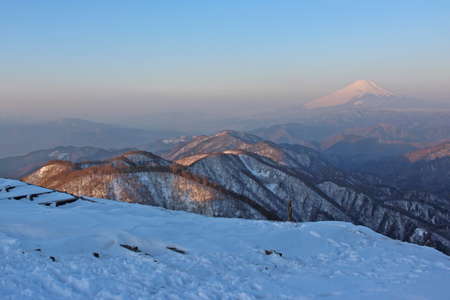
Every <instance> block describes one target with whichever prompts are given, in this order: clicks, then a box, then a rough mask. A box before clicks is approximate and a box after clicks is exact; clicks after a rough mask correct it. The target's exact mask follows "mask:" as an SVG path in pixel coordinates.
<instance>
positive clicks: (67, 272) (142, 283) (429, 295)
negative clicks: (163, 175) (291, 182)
mask: <svg viewBox="0 0 450 300" xmlns="http://www.w3.org/2000/svg"><path fill="white" fill-rule="evenodd" d="M96 201H97V202H95V203H93V202H88V201H77V202H75V203H72V204H67V205H64V206H61V207H56V208H55V207H46V206H41V205H37V204H35V203H33V202H30V201H28V200H21V201H14V200H1V201H0V298H1V299H33V300H37V299H117V300H118V299H322V298H325V299H365V300H369V299H377V300H378V299H445V298H446V297H448V295H450V284H449V283H450V281H449V278H450V259H449V257H447V256H445V255H444V254H442V253H440V252H438V251H436V250H434V249H432V248H428V247H421V246H417V245H413V244H408V243H403V242H399V241H395V240H392V239H389V238H386V237H384V236H382V235H380V234H377V233H375V232H373V231H371V230H369V229H367V228H365V227H362V226H354V225H352V224H348V223H343V222H317V223H298V224H294V223H276V222H267V221H249V220H242V219H221V218H209V217H204V216H200V215H194V214H189V213H185V212H175V211H168V210H164V209H160V208H155V207H149V206H142V205H138V204H127V203H119V202H115V201H109V200H96ZM121 245H123V246H121ZM133 247H137V248H133ZM168 247H169V248H170V249H169V248H168ZM127 248H128V249H127ZM133 250H134V251H133ZM266 250H268V251H266ZM94 253H96V255H97V254H98V255H97V256H98V257H95V256H94ZM447 299H448V298H447Z"/></svg>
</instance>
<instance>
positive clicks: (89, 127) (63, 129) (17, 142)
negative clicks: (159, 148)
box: [0, 119, 180, 158]
mask: <svg viewBox="0 0 450 300" xmlns="http://www.w3.org/2000/svg"><path fill="white" fill-rule="evenodd" d="M178 135H180V133H178V132H170V131H150V130H142V129H133V128H124V127H120V126H115V125H108V124H102V123H96V122H90V121H85V120H78V119H63V120H59V121H52V122H40V123H32V124H17V123H16V124H8V123H0V137H1V139H0V158H2V157H7V156H18V155H24V154H26V153H29V152H32V151H37V150H41V149H50V148H54V147H59V146H77V147H83V146H90V147H99V148H106V149H110V148H115V149H118V148H130V147H136V146H139V145H143V144H146V143H149V142H151V141H155V140H157V139H161V138H167V137H172V136H178Z"/></svg>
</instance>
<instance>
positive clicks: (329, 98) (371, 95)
mask: <svg viewBox="0 0 450 300" xmlns="http://www.w3.org/2000/svg"><path fill="white" fill-rule="evenodd" d="M396 97H397V96H395V94H394V93H392V92H390V91H388V90H386V89H384V88H382V87H380V86H379V85H377V84H376V83H375V82H374V81H372V80H357V81H355V82H353V83H351V84H349V85H347V86H346V87H344V88H342V89H340V90H337V91H335V92H333V93H331V94H329V95H326V96H323V97H320V98H317V99H315V100H312V101H310V102H307V103H306V104H305V107H306V108H308V109H313V108H323V107H333V106H338V105H344V104H352V105H362V104H366V103H369V101H373V99H377V100H381V99H383V100H386V99H389V98H396ZM377 102H378V101H377Z"/></svg>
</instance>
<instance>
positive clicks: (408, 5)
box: [0, 0, 450, 119]
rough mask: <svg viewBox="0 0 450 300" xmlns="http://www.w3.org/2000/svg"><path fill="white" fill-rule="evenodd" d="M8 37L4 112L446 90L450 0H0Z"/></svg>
mask: <svg viewBox="0 0 450 300" xmlns="http://www.w3.org/2000/svg"><path fill="white" fill-rule="evenodd" d="M0 36H1V41H0V66H1V68H0V97H1V103H0V107H1V114H3V115H14V114H17V113H18V112H21V113H22V114H24V115H27V114H29V113H30V114H31V113H39V114H42V115H50V116H56V117H61V116H67V117H88V118H95V117H98V118H100V119H107V118H108V117H113V116H114V115H117V114H124V113H127V114H129V115H130V116H131V115H138V114H139V115H142V114H145V113H147V112H149V113H150V112H158V111H171V110H181V109H187V108H190V109H198V108H205V109H207V110H208V109H211V110H214V109H219V110H220V109H224V110H226V109H228V110H233V109H234V110H235V108H234V107H235V106H236V104H237V103H239V102H241V103H245V104H246V106H245V107H247V108H250V107H251V106H252V105H255V106H258V107H260V106H266V107H275V106H276V105H280V104H292V103H296V102H297V103H298V102H302V101H305V100H309V99H311V98H315V97H318V96H321V95H323V94H326V93H328V92H331V91H333V90H335V89H337V88H340V87H342V86H343V85H345V84H348V83H350V82H352V81H354V80H356V79H372V80H375V81H376V82H377V83H379V85H381V86H383V87H385V88H387V89H389V90H392V91H394V92H397V93H400V94H407V95H411V96H417V97H426V98H429V99H440V100H443V99H450V1H431V0H429V1H412V0H408V1H406V0H405V1H337V0H336V1H312V0H311V1H300V0H292V1H291V0H284V1H262V0H258V1H230V0H227V1H169V0H165V1H151V0H148V1H111V0H110V1H81V0H80V1H61V0H59V1H57V0H55V1H45V0H41V1H37V0H36V1H26V0H16V1H0ZM0 116H1V115H0Z"/></svg>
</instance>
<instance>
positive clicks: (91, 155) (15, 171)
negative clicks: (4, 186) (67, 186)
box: [0, 146, 131, 179]
mask: <svg viewBox="0 0 450 300" xmlns="http://www.w3.org/2000/svg"><path fill="white" fill-rule="evenodd" d="M130 150H131V149H119V150H106V149H102V148H96V147H74V146H60V147H55V148H52V149H46V150H38V151H33V152H31V153H28V154H26V155H20V156H12V157H6V158H1V159H0V177H4V178H14V179H19V178H22V177H23V176H25V175H28V174H30V173H31V172H33V171H35V170H36V169H38V168H40V167H42V166H43V165H44V164H46V163H47V162H49V161H51V160H65V161H71V162H80V161H92V160H94V161H95V160H104V159H108V158H112V157H114V156H117V155H119V154H121V153H123V152H126V151H130Z"/></svg>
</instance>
